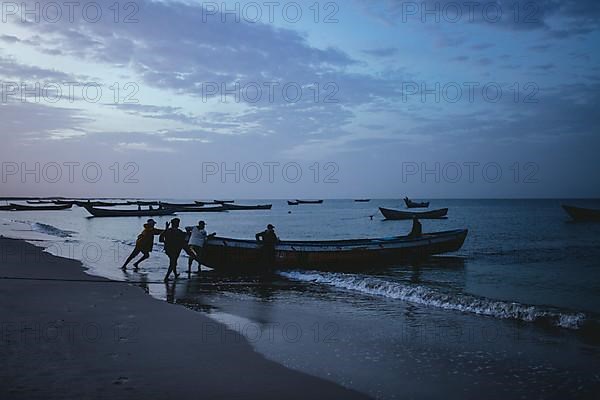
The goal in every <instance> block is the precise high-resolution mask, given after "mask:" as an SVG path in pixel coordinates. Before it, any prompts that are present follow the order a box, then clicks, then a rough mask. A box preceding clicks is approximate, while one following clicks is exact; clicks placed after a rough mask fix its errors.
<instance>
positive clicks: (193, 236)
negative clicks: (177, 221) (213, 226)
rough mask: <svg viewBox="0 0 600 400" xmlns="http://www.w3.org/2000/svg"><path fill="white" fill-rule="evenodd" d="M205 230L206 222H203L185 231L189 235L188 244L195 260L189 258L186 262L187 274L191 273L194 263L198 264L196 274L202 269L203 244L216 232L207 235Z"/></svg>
mask: <svg viewBox="0 0 600 400" xmlns="http://www.w3.org/2000/svg"><path fill="white" fill-rule="evenodd" d="M205 228H206V222H204V221H198V225H196V226H194V227H190V228H186V231H188V232H189V233H190V239H189V241H188V244H189V245H190V248H191V249H192V250H193V251H194V253H196V258H192V257H190V259H189V261H188V274H191V273H192V264H193V263H194V261H197V262H198V272H200V268H201V267H202V250H203V249H204V244H205V243H206V241H207V240H208V239H210V238H212V237H214V236H216V235H217V234H216V232H213V233H211V234H210V235H208V234H207V233H206V230H205Z"/></svg>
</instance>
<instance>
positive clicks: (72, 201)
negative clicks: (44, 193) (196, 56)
mask: <svg viewBox="0 0 600 400" xmlns="http://www.w3.org/2000/svg"><path fill="white" fill-rule="evenodd" d="M52 203H54V204H56V205H59V206H62V205H65V204H71V205H74V204H75V203H76V201H75V200H52Z"/></svg>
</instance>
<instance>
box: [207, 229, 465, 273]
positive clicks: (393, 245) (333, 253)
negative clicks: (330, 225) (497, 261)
mask: <svg viewBox="0 0 600 400" xmlns="http://www.w3.org/2000/svg"><path fill="white" fill-rule="evenodd" d="M467 234H468V230H467V229H457V230H452V231H445V232H435V233H428V234H423V235H421V236H419V237H409V236H397V237H390V238H378V239H355V240H330V241H280V242H278V244H277V246H276V247H275V253H276V254H275V268H280V269H281V268H283V269H296V268H300V269H326V270H340V271H343V270H352V269H356V268H369V269H370V268H373V267H377V266H390V265H395V264H398V263H402V262H404V261H409V260H414V259H420V258H424V257H428V256H431V255H435V254H442V253H449V252H453V251H457V250H459V249H460V248H461V247H462V245H463V243H464V241H465V239H466V237H467ZM203 264H205V265H206V266H208V267H211V268H213V269H215V270H220V271H238V272H239V271H248V272H250V271H261V270H264V262H263V258H262V248H261V244H259V243H258V242H256V241H255V240H241V239H231V238H224V237H215V238H212V239H209V240H208V241H207V242H206V244H205V246H204V252H203Z"/></svg>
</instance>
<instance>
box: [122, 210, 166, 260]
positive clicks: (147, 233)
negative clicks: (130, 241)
mask: <svg viewBox="0 0 600 400" xmlns="http://www.w3.org/2000/svg"><path fill="white" fill-rule="evenodd" d="M155 226H156V221H155V220H153V219H149V220H148V221H147V222H146V223H145V224H144V230H143V231H142V233H140V234H139V235H138V237H137V240H136V241H135V248H134V249H133V251H132V252H131V254H130V255H129V257H127V260H126V261H125V264H123V266H122V267H121V269H123V270H125V269H127V264H129V263H130V262H131V260H133V259H134V258H135V257H137V255H138V254H140V253H142V254H143V256H142V257H140V259H139V260H137V261H136V262H135V263H133V266H134V267H135V269H138V267H139V266H140V263H141V262H142V261H144V260H146V259H148V258H149V257H150V252H151V251H152V248H153V247H154V236H155V235H160V234H161V233H163V230H162V229H156V228H155Z"/></svg>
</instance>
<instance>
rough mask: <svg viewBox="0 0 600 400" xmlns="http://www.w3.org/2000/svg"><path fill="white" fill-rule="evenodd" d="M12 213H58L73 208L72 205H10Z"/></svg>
mask: <svg viewBox="0 0 600 400" xmlns="http://www.w3.org/2000/svg"><path fill="white" fill-rule="evenodd" d="M10 207H12V210H13V211H60V210H68V209H69V208H71V207H73V205H72V204H61V205H41V206H31V205H24V204H13V203H11V204H10Z"/></svg>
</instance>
